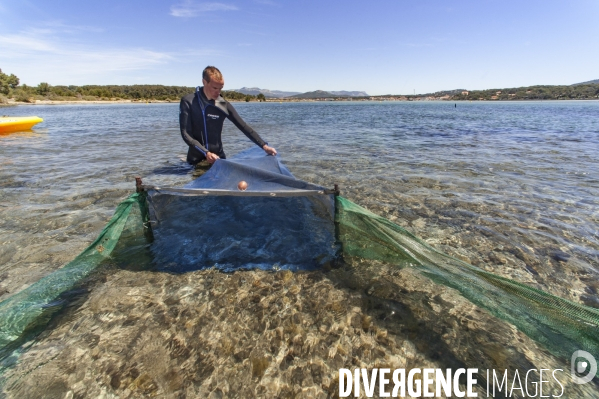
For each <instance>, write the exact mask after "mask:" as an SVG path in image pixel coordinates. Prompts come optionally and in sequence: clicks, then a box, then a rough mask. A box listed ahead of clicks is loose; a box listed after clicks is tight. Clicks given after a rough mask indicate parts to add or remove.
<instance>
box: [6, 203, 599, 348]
mask: <svg viewBox="0 0 599 399" xmlns="http://www.w3.org/2000/svg"><path fill="white" fill-rule="evenodd" d="M198 200H201V199H198ZM335 205H336V212H335V222H336V235H337V238H338V241H339V244H340V245H341V249H342V251H341V254H340V256H343V257H346V258H350V257H351V258H356V257H357V258H362V259H367V260H376V261H380V262H384V263H386V264H388V265H392V266H394V267H398V268H404V267H411V268H414V269H415V270H418V271H419V272H420V273H422V274H423V275H424V276H426V277H428V278H430V279H431V280H432V281H434V282H435V283H437V284H441V285H444V286H447V287H451V288H453V289H455V290H457V291H458V292H459V293H460V294H461V295H463V296H464V297H465V298H467V299H468V300H470V301H471V302H472V303H474V304H476V305H477V306H479V307H481V308H484V309H486V310H488V311H489V312H490V313H492V314H493V315H495V316H496V317H498V318H501V319H503V320H505V321H507V322H509V323H511V324H513V325H515V326H516V327H518V328H519V329H520V330H521V331H523V332H524V333H526V334H527V335H528V336H530V337H531V338H533V339H535V340H536V341H538V342H539V343H541V344H542V345H544V346H545V347H546V348H547V349H548V350H549V351H551V352H552V353H553V354H554V355H556V356H558V357H561V358H564V359H566V358H569V356H570V355H571V354H572V353H573V352H574V351H576V350H581V349H582V350H586V351H588V352H591V353H599V334H597V332H598V326H599V311H598V310H596V309H593V308H589V307H585V306H583V305H579V304H576V303H573V302H570V301H567V300H564V299H561V298H558V297H556V296H553V295H550V294H547V293H545V292H543V291H540V290H537V289H534V288H531V287H528V286H526V285H524V284H520V283H518V282H515V281H512V280H510V279H507V278H503V277H499V276H496V275H494V274H492V273H489V272H486V271H483V270H481V269H479V268H477V267H474V266H472V265H469V264H467V263H464V262H462V261H459V260H457V259H454V258H452V257H450V256H447V255H445V254H443V253H441V252H439V251H437V250H435V249H434V248H432V247H430V246H429V245H427V244H425V243H424V242H423V241H421V240H419V239H418V238H416V237H415V236H413V235H412V234H410V233H409V232H407V231H406V230H404V229H402V228H401V227H399V226H398V225H396V224H394V223H392V222H390V221H389V220H387V219H385V218H382V217H380V216H377V215H375V214H373V213H371V212H369V211H367V210H366V209H364V208H362V207H360V206H358V205H356V204H354V203H352V202H351V201H349V200H347V199H345V198H343V197H336V204H335ZM147 219H148V209H147V201H146V194H145V193H143V192H142V193H138V194H133V195H131V196H130V197H128V198H127V199H126V200H124V201H123V202H122V203H121V204H119V206H118V207H117V209H116V212H115V214H114V216H113V217H112V219H111V220H110V222H109V223H108V224H107V225H106V227H105V228H104V230H103V231H102V232H101V233H100V235H99V236H98V238H97V239H96V240H95V241H94V242H93V243H92V244H91V245H90V246H89V247H88V248H87V249H86V250H84V251H83V252H82V253H81V254H80V255H79V256H77V257H76V258H75V259H74V260H73V261H71V262H70V263H69V264H67V265H66V266H64V267H63V268H61V269H59V270H58V271H56V272H54V273H52V274H50V275H48V276H46V277H44V278H43V279H41V280H40V281H38V282H36V283H35V284H33V285H31V286H30V287H28V288H27V289H25V290H23V291H21V292H19V293H17V294H15V295H13V296H12V297H9V298H8V299H6V300H4V301H3V302H1V303H0V358H2V357H6V356H7V355H9V354H10V353H13V351H14V349H15V348H17V347H19V345H21V344H22V343H23V342H24V341H25V340H27V339H28V337H29V336H31V334H34V333H35V332H36V331H39V330H40V329H41V328H43V327H44V326H45V325H46V323H47V322H48V320H49V318H50V317H51V315H52V314H53V313H55V312H56V311H57V310H58V309H59V308H60V306H59V305H57V303H59V302H60V298H61V295H63V294H64V293H65V292H67V291H68V290H71V289H73V288H74V287H76V286H77V284H79V283H80V282H81V280H82V279H84V278H85V277H87V276H88V275H90V273H92V272H93V271H94V270H97V269H98V267H99V266H101V265H102V264H103V262H105V261H106V260H107V259H108V258H111V262H113V263H116V264H121V265H126V264H127V263H133V262H137V263H139V262H142V263H143V262H146V263H149V262H151V255H149V253H148V252H147V251H146V252H143V253H142V252H141V250H140V248H141V247H144V248H145V247H147V235H148V229H147V228H146V226H147V225H148V223H147ZM140 259H142V260H141V261H140Z"/></svg>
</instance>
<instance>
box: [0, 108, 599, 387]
mask: <svg viewBox="0 0 599 399" xmlns="http://www.w3.org/2000/svg"><path fill="white" fill-rule="evenodd" d="M235 106H236V108H237V109H238V111H239V113H240V114H241V115H242V117H243V118H244V119H245V120H246V121H247V122H248V123H249V124H250V125H252V126H253V127H254V128H255V129H256V130H257V131H258V132H259V133H260V134H261V135H262V137H263V138H264V139H265V140H266V141H268V142H269V143H270V145H272V146H274V147H276V148H277V150H278V151H279V153H280V154H281V156H282V158H283V161H284V162H285V163H286V165H287V166H288V167H289V169H290V170H291V172H292V173H294V174H295V176H296V177H297V178H300V179H303V180H306V181H310V182H313V183H317V184H321V185H323V186H331V187H332V185H333V184H335V183H337V184H339V185H340V187H341V191H342V195H343V196H345V197H347V198H349V199H350V200H352V201H354V202H356V203H358V204H360V205H362V206H365V207H367V208H368V209H370V210H371V211H373V212H375V213H378V214H380V215H382V216H385V217H387V218H389V219H391V220H393V221H394V222H395V223H397V224H399V225H401V226H403V227H406V228H407V229H408V230H410V231H412V232H413V233H415V234H416V235H417V236H419V237H421V238H422V239H424V240H426V241H427V242H428V243H430V244H431V245H433V246H434V247H436V248H438V249H440V250H442V251H444V252H446V253H448V254H450V255H452V256H455V257H458V258H460V259H462V260H465V261H467V262H469V263H472V264H474V265H477V266H479V267H481V268H484V269H486V270H489V271H492V272H494V273H496V274H499V275H502V276H505V277H509V278H512V279H515V280H517V281H519V282H523V283H526V284H529V285H531V286H534V287H537V288H540V289H542V290H545V291H547V292H550V293H552V294H555V295H558V296H560V297H563V298H567V299H570V300H572V301H574V302H578V303H584V304H586V305H589V306H594V307H599V297H598V294H597V291H598V290H599V282H598V281H599V280H598V279H597V277H598V275H599V227H598V226H599V223H598V222H599V199H598V198H599V164H598V162H597V161H596V157H597V154H598V153H599V102H526V103H523V102H522V103H458V104H457V107H454V103H444V102H440V103H427V102H418V103H411V102H410V103H408V102H401V103H376V102H351V103H337V102H333V103H291V104H279V103H262V104H258V103H252V104H245V103H239V104H235ZM2 113H4V114H10V115H11V116H12V115H15V116H18V115H37V116H40V117H42V118H44V123H43V124H40V125H38V127H37V128H36V129H34V132H33V133H16V134H11V135H4V136H0V165H2V167H1V168H0V243H1V246H0V299H4V298H7V297H8V296H10V295H12V294H13V293H15V292H17V291H19V290H21V289H23V288H25V287H26V286H28V285H29V284H31V283H33V282H35V281H37V280H38V279H39V278H41V277H42V276H44V275H46V274H48V273H50V272H51V271H52V270H55V269H56V268H58V267H60V266H62V265H63V264H65V263H66V262H68V261H69V260H71V259H72V258H73V257H74V256H75V255H77V254H78V253H79V252H80V251H81V250H83V249H84V248H85V247H86V246H87V245H88V244H89V243H90V242H91V241H92V240H93V239H94V238H95V236H96V235H97V233H98V232H99V231H100V230H101V229H102V227H103V226H104V224H105V223H106V222H107V221H108V219H109V218H110V216H111V215H112V213H113V211H114V208H115V206H116V205H117V204H118V203H119V202H120V201H121V200H122V199H124V198H125V197H126V196H127V195H128V194H130V193H131V192H132V191H133V190H134V176H136V175H139V176H142V177H143V178H144V182H146V183H149V184H162V185H164V184H168V185H183V184H184V183H187V182H189V181H190V180H191V179H192V178H193V177H192V169H191V168H190V167H189V166H187V165H186V164H185V162H184V158H185V153H186V148H185V144H184V143H183V141H182V139H181V138H180V133H179V129H178V104H127V105H85V106H71V105H65V106H21V107H16V108H4V109H2ZM223 143H224V145H225V150H226V152H227V154H229V155H232V154H234V153H236V152H238V151H241V150H243V149H245V148H247V147H248V146H250V145H251V143H250V142H249V140H247V139H246V138H245V137H244V136H243V134H242V133H240V132H239V131H237V130H236V128H235V127H234V126H233V125H232V124H227V125H226V126H225V131H224V133H223ZM108 273H109V277H107V278H108V280H109V281H110V279H111V278H112V279H114V278H116V277H115V276H117V275H118V273H119V272H116V271H115V272H114V273H115V274H114V275H110V273H111V272H108ZM135 276H136V277H127V278H128V279H130V280H127V281H131V279H133V280H137V283H139V286H140V287H143V288H140V289H141V290H150V291H151V288H152V286H153V285H152V282H151V281H152V280H151V279H150V280H148V278H149V277H148V276H146V275H145V274H143V273H139V274H136V275H135ZM217 276H218V274H217ZM251 276H254V275H253V274H251ZM152 278H155V277H152ZM163 278H164V280H160V281H159V282H158V283H157V285H158V287H159V288H157V289H158V290H159V291H160V292H156V295H157V296H159V297H161V298H162V299H164V298H163V297H162V296H163V295H166V293H167V292H169V290H173V289H175V288H177V287H178V285H180V284H182V283H181V281H180V280H176V279H177V278H176V277H173V276H166V277H165V276H163ZM181 278H190V279H192V277H179V279H181ZM195 278H199V279H200V280H202V279H203V277H197V276H196V277H193V279H195ZM214 278H215V279H218V278H219V277H214ZM223 278H224V277H223ZM252 278H254V277H252ZM268 278H269V277H264V278H263V279H268ZM297 278H298V279H301V278H302V277H297ZM402 278H407V279H408V280H410V279H411V278H412V277H410V278H408V277H405V276H404V277H402ZM172 280H176V281H172ZM248 280H249V277H248ZM148 281H150V282H149V283H148ZM202 281H203V280H202ZM410 281H412V282H411V283H406V285H407V286H409V285H410V284H415V285H414V286H418V284H421V286H420V288H419V289H421V290H423V292H424V291H426V290H427V289H428V288H423V287H425V286H426V284H424V283H422V282H421V281H420V280H418V279H416V280H414V279H412V280H410ZM415 281H418V284H417V283H416V282H415ZM189 284H190V285H189V286H190V287H191V288H190V289H192V290H195V291H198V290H197V288H198V285H195V283H193V284H192V283H189ZM198 284H200V283H198ZM201 284H204V285H206V283H204V282H201ZM201 284H200V285H201ZM240 284H241V283H240ZM248 284H249V283H248ZM273 284H274V283H273ZM297 284H298V286H302V285H301V283H300V282H298V283H297ZM275 285H276V284H275ZM350 286H351V284H350ZM110 287H112V286H111V285H110V284H108V283H107V286H106V287H102V284H99V285H98V286H97V287H96V288H94V289H92V292H94V290H96V292H99V293H101V292H102V290H106V291H107V292H108V293H110V289H111V288H110ZM154 288H156V287H154ZM179 288H180V287H179ZM207 289H208V288H207ZM304 289H306V290H307V289H309V288H308V287H306V288H304ZM298 290H299V289H298ZM430 290H432V291H433V292H434V290H435V289H434V288H430ZM298 292H299V291H298ZM97 295H100V294H97ZM169 295H170V294H169ZM200 295H201V294H200ZM323 295H324V294H323ZM328 295H332V294H328ZM340 295H341V294H340ZM348 295H349V294H348ZM421 295H425V294H422V293H421ZM425 296H426V295H425ZM92 297H93V294H92ZM350 297H351V295H350ZM115 300H116V299H115ZM331 301H332V302H330V301H328V302H326V301H325V302H326V303H329V302H330V303H332V304H333V305H334V304H335V303H338V302H339V301H341V299H340V298H336V299H334V300H331ZM345 301H347V303H350V302H351V298H350V299H347V298H346V299H345ZM406 301H408V299H406ZM409 301H414V299H413V297H410V299H409ZM348 306H349V305H348ZM331 308H332V310H331V311H332V312H333V313H334V314H336V313H335V312H337V313H338V312H340V310H339V309H338V308H336V307H335V306H331ZM375 308H376V306H375ZM86 310H89V309H83V310H80V312H81V316H80V317H84V316H85V314H86V313H85V311H86ZM132 312H133V310H132ZM348 312H349V310H348ZM423 312H424V310H423ZM425 313H426V312H425ZM90 314H93V312H91V311H90ZM417 316H418V317H422V319H423V320H429V321H430V319H433V320H434V318H435V317H434V316H430V317H429V316H427V315H426V314H420V315H417ZM264 317H265V320H271V319H269V317H271V318H272V317H275V316H274V315H273V316H268V315H265V316H264ZM278 317H281V316H280V314H279V316H278ZM348 317H349V316H348ZM367 317H368V316H367ZM412 317H415V316H412ZM418 317H416V319H418ZM76 318H77V313H76V312H75V313H74V314H72V315H70V316H68V317H67V318H66V320H65V321H63V324H62V325H63V326H68V325H69V322H70V321H72V320H75V319H76ZM223 322H224V325H225V326H226V325H227V323H226V318H224V316H223ZM385 323H387V320H386V318H385ZM414 323H417V322H414ZM439 323H440V322H439ZM490 323H492V321H491V322H490ZM59 324H60V323H59ZM65 328H66V327H65ZM386 328H388V329H389V328H390V327H388V326H387V327H386ZM497 328H499V326H497ZM56 329H57V330H56V331H60V325H58V326H56ZM408 330H409V328H408ZM416 330H418V329H416ZM487 330H489V329H487ZM458 331H461V330H459V329H458ZM242 332H243V331H242ZM459 334H460V333H458V335H459ZM461 334H466V333H464V331H462V332H461ZM308 335H309V334H308ZM466 335H467V334H466ZM425 336H427V335H426V334H425ZM437 338H439V337H437ZM439 340H440V339H439ZM425 341H426V340H425ZM414 342H415V345H416V346H418V350H416V352H419V353H425V354H426V353H427V350H421V349H422V348H421V347H420V346H422V345H425V346H426V345H428V344H427V343H426V342H428V341H426V342H422V341H418V340H416V341H414ZM429 344H430V342H429ZM419 345H420V346H419ZM431 345H432V344H431ZM469 345H470V346H469ZM476 345H478V344H476V343H472V342H470V343H469V344H468V343H467V344H465V347H466V348H470V349H469V350H473V348H475V346H476ZM67 347H68V345H67ZM373 350H374V349H373ZM67 352H68V351H67ZM517 352H518V351H517ZM44 353H45V352H44ZM518 353H520V354H522V353H525V351H524V349H522V350H521V351H520V352H518ZM485 354H486V355H487V356H488V357H489V358H493V356H492V355H489V354H488V352H487V351H485ZM65 356H66V355H65ZM252 356H254V357H252V358H251V359H254V360H251V363H252V366H251V367H254V366H255V365H256V364H258V366H256V367H258V369H260V367H259V366H260V364H261V363H260V362H261V360H260V359H262V357H260V356H261V355H260V356H258V355H256V354H254V355H252ZM406 356H407V355H406ZM452 356H456V357H458V358H459V356H458V355H457V352H456V353H453V352H452ZM470 356H471V357H473V358H474V357H476V356H475V355H470ZM92 357H93V356H92ZM333 358H334V356H333ZM408 358H409V357H408ZM528 358H529V359H528V360H529V361H530V356H528ZM255 359H258V360H255ZM215 361H216V362H217V363H218V357H217V360H215ZM256 362H257V363H256ZM496 363H498V362H496ZM413 366H414V367H423V365H422V364H413ZM215 367H216V366H215ZM304 368H305V367H304ZM252 370H254V369H253V368H252ZM267 374H268V373H267ZM261 377H262V376H261ZM123 378H124V377H123ZM119 386H120V384H119ZM113 388H114V386H113ZM212 388H214V387H212ZM212 388H211V389H212ZM65 389H66V388H65ZM131 389H132V388H131ZM219 389H221V390H222V389H224V388H222V387H220V388H219ZM573 397H574V396H573Z"/></svg>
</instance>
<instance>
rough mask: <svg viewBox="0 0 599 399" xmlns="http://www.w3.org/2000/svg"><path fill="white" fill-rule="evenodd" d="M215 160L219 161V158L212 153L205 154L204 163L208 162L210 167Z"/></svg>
mask: <svg viewBox="0 0 599 399" xmlns="http://www.w3.org/2000/svg"><path fill="white" fill-rule="evenodd" d="M217 159H220V157H219V156H218V155H216V154H215V153H213V152H208V153H207V154H206V161H208V163H209V164H210V165H212V164H213V163H214V162H216V160H217Z"/></svg>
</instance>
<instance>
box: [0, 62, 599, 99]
mask: <svg viewBox="0 0 599 399" xmlns="http://www.w3.org/2000/svg"><path fill="white" fill-rule="evenodd" d="M194 91H195V87H185V86H163V85H123V86H118V85H105V86H100V85H85V86H52V85H50V84H48V83H45V82H42V83H40V84H39V85H37V86H35V87H34V86H27V85H26V84H23V85H19V78H18V77H17V76H15V75H14V74H10V75H8V74H5V73H3V72H2V70H1V69H0V104H2V103H8V99H13V100H14V101H16V102H26V103H33V102H35V101H36V100H46V101H119V100H126V101H127V100H128V101H139V102H146V101H167V102H178V101H179V100H180V99H181V97H183V96H184V95H186V94H189V93H193V92H194ZM319 92H320V91H316V92H310V93H304V94H302V95H297V96H293V97H292V98H283V99H270V100H274V101H281V100H283V101H301V100H308V101H315V100H316V101H318V100H328V101H331V100H332V101H335V100H340V101H347V100H348V97H346V96H341V97H337V96H332V95H331V94H330V93H328V92H322V93H326V95H324V96H323V97H322V98H321V97H318V96H316V97H315V96H314V94H315V93H319ZM308 94H309V96H308ZM222 96H223V97H224V98H226V99H227V100H231V101H248V102H249V101H267V99H266V98H265V96H264V94H262V93H260V94H258V95H250V94H243V93H239V92H236V91H229V90H225V91H223V92H222ZM304 97H305V98H304ZM598 98H599V83H595V81H591V82H585V83H580V84H576V85H571V86H529V87H518V88H510V89H489V90H470V91H469V90H462V89H460V90H451V91H441V92H437V93H430V94H417V95H384V96H368V97H352V98H351V99H352V100H354V101H360V100H362V101H365V100H366V101H367V100H376V101H379V100H381V101H384V100H386V101H423V100H449V101H464V100H465V101H514V100H593V99H598Z"/></svg>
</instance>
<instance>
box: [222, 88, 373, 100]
mask: <svg viewBox="0 0 599 399" xmlns="http://www.w3.org/2000/svg"><path fill="white" fill-rule="evenodd" d="M233 91H236V92H238V93H243V94H249V95H252V96H257V95H258V94H260V93H262V94H264V97H268V98H285V97H294V98H331V97H368V93H366V92H365V91H345V90H343V91H323V90H316V91H310V92H307V93H300V92H298V91H280V90H268V89H260V88H258V87H242V88H241V89H237V90H233Z"/></svg>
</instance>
